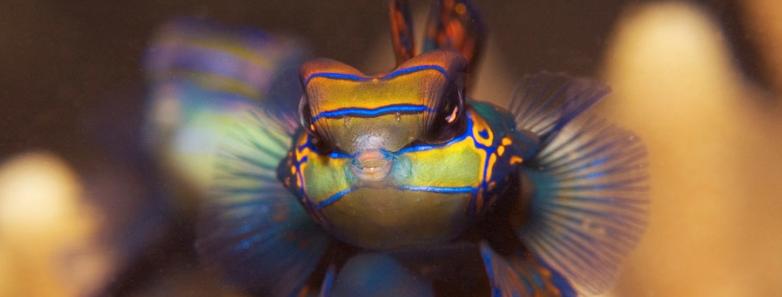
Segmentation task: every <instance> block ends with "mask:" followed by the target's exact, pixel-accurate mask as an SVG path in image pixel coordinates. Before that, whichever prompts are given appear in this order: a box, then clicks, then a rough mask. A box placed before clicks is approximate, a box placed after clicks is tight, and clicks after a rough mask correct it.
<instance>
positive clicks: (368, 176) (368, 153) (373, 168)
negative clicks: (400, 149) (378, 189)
mask: <svg viewBox="0 0 782 297" xmlns="http://www.w3.org/2000/svg"><path fill="white" fill-rule="evenodd" d="M392 163H393V159H392V158H391V156H389V155H388V153H386V152H383V151H381V150H379V149H372V150H365V151H361V152H359V153H358V154H356V156H355V157H354V158H353V164H352V166H351V170H352V171H353V174H354V175H355V176H356V177H358V178H359V179H360V180H362V181H368V182H378V181H382V180H384V179H385V178H386V177H387V176H388V173H389V172H391V165H392Z"/></svg>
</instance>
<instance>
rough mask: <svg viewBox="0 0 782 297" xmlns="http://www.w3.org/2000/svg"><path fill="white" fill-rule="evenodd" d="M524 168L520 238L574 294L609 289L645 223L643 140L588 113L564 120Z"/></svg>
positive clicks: (645, 188)
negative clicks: (527, 188)
mask: <svg viewBox="0 0 782 297" xmlns="http://www.w3.org/2000/svg"><path fill="white" fill-rule="evenodd" d="M525 165H526V166H524V167H523V169H522V170H523V172H524V175H525V176H526V177H527V178H528V180H529V181H530V182H531V186H532V193H533V194H532V197H531V201H529V209H528V217H527V218H526V219H527V221H526V223H525V224H524V225H523V227H522V228H521V230H519V231H518V235H519V237H520V238H521V239H522V241H523V242H524V244H525V245H526V246H528V247H529V248H530V249H531V250H532V251H533V252H534V253H535V254H536V255H538V256H540V257H541V258H542V259H543V260H545V261H546V262H547V263H549V264H550V265H551V267H552V268H554V269H556V270H558V271H560V272H561V273H562V274H563V275H564V276H565V277H567V278H568V279H569V280H571V281H572V282H573V283H574V284H575V285H576V287H577V288H578V289H579V291H586V292H589V293H597V292H601V291H603V290H605V289H607V288H608V287H610V286H611V285H612V283H613V280H614V278H615V276H616V273H617V268H618V266H619V264H620V262H621V261H622V259H623V257H624V256H625V254H627V253H628V252H629V250H630V249H631V248H633V247H634V246H635V244H636V242H637V241H638V239H639V237H640V234H641V233H642V231H643V230H644V228H645V220H646V211H647V204H648V201H647V197H646V191H647V186H646V183H645V181H646V177H647V174H646V153H645V149H644V146H643V144H642V143H641V142H640V140H639V139H638V138H637V137H635V136H634V135H633V134H631V133H629V132H627V131H624V130H621V129H618V128H616V127H614V126H612V125H609V124H607V123H605V122H604V121H602V120H598V119H594V118H591V119H588V120H585V121H583V122H581V121H579V122H574V123H571V124H570V125H568V126H567V127H566V128H565V129H563V130H562V131H560V132H559V133H557V135H556V136H555V137H553V138H552V139H551V141H550V142H549V143H548V144H547V145H546V146H545V147H543V149H542V150H541V151H540V152H539V154H538V155H537V156H536V157H535V158H534V159H532V160H531V161H530V162H529V163H527V164H525Z"/></svg>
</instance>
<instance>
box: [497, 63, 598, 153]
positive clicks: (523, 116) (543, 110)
mask: <svg viewBox="0 0 782 297" xmlns="http://www.w3.org/2000/svg"><path fill="white" fill-rule="evenodd" d="M608 92H609V89H608V87H606V86H605V85H603V84H601V83H599V82H596V81H592V80H588V79H582V78H575V77H571V76H568V75H564V74H555V73H545V72H544V73H539V74H535V75H530V76H527V77H525V78H523V79H522V80H521V82H520V83H519V85H518V86H517V87H516V90H515V91H514V94H513V98H511V105H510V111H511V113H512V114H513V117H514V120H515V122H516V129H517V130H519V131H524V132H525V133H532V134H533V135H535V136H536V137H537V138H538V139H539V140H540V146H545V145H546V144H547V143H549V142H550V141H551V140H552V139H553V138H554V137H555V136H556V135H557V133H559V131H561V130H562V129H563V128H564V127H565V126H566V125H567V124H568V123H570V122H571V121H572V120H573V119H575V118H576V117H577V116H578V115H580V114H582V113H583V112H584V111H586V110H587V109H589V108H590V107H591V106H593V105H594V104H595V103H597V102H598V101H599V100H600V99H601V98H603V96H605V95H606V94H608ZM529 157H531V156H525V159H530V158H529Z"/></svg>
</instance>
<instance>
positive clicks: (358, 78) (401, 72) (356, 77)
mask: <svg viewBox="0 0 782 297" xmlns="http://www.w3.org/2000/svg"><path fill="white" fill-rule="evenodd" d="M424 70H435V71H437V72H440V73H441V74H442V75H443V76H445V77H446V78H448V71H446V70H445V68H443V67H442V66H440V65H418V66H413V67H406V68H400V69H397V70H394V71H392V72H391V73H389V74H386V75H384V76H383V77H380V79H381V80H388V79H392V78H395V77H398V76H402V75H407V74H410V73H415V72H418V71H424ZM318 77H323V78H329V79H337V80H350V81H368V80H370V79H372V78H371V77H368V76H364V75H356V74H348V73H339V72H317V73H313V74H312V75H310V76H308V77H307V78H305V79H304V86H307V85H308V84H309V83H310V81H311V80H312V79H315V78H318Z"/></svg>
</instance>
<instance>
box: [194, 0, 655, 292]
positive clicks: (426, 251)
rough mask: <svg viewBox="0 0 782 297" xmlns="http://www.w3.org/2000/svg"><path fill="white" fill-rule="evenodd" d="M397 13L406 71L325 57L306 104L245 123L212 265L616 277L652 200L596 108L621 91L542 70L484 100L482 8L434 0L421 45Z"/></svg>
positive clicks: (260, 282) (415, 278)
mask: <svg viewBox="0 0 782 297" xmlns="http://www.w3.org/2000/svg"><path fill="white" fill-rule="evenodd" d="M389 8H390V20H391V28H392V41H393V45H394V51H395V53H396V57H397V66H396V68H395V69H393V70H391V71H389V72H387V73H381V74H375V75H367V74H364V73H362V72H361V71H359V70H357V69H355V68H353V67H351V66H348V65H345V64H343V63H340V62H337V61H334V60H328V59H316V60H312V61H309V62H306V63H304V64H303V65H302V66H301V68H300V76H299V79H300V82H301V88H302V95H301V97H300V100H299V101H298V102H297V103H298V104H297V108H296V107H293V105H294V104H287V103H286V104H280V103H279V102H275V100H276V99H275V98H265V99H264V100H261V101H260V102H259V103H258V105H256V106H254V107H253V108H251V109H249V111H247V112H246V114H244V115H243V116H241V119H237V120H236V121H235V125H234V126H233V127H232V128H231V129H230V137H226V138H225V141H224V142H223V143H222V144H221V146H220V147H221V150H220V152H219V153H217V154H218V157H217V158H216V161H215V164H214V165H215V167H214V168H215V172H216V174H215V176H214V178H213V181H212V184H213V188H212V190H211V192H210V196H209V197H208V198H207V199H206V201H205V203H204V206H203V208H202V213H201V224H200V228H199V240H198V243H197V247H198V249H199V252H200V253H201V256H202V257H203V259H204V260H205V261H206V262H207V263H211V264H213V265H215V266H216V267H218V268H219V270H220V271H221V272H222V273H223V275H224V277H225V279H226V280H227V281H228V282H229V283H231V284H233V285H235V286H237V287H239V288H241V289H243V290H246V291H248V292H252V293H254V294H256V295H258V296H340V297H341V296H577V295H585V294H595V293H600V292H604V291H605V290H607V289H609V288H610V287H611V285H612V282H613V280H614V278H615V277H616V274H617V271H618V267H619V265H620V263H621V261H622V259H623V257H624V256H625V255H626V254H627V253H628V252H629V251H630V250H631V249H632V248H633V247H634V245H635V244H636V242H637V241H638V239H639V237H640V234H641V233H642V231H643V229H644V227H645V218H646V209H647V204H648V200H647V197H646V192H647V189H646V183H645V180H646V159H645V150H644V147H643V144H642V143H641V142H640V141H639V139H638V138H636V137H635V136H633V134H632V133H629V132H627V131H624V130H622V129H619V128H617V127H614V126H612V125H610V124H608V123H606V122H605V121H603V120H601V119H599V118H596V117H594V116H590V115H584V112H586V111H587V110H588V109H589V108H590V107H592V106H593V105H595V104H596V103H597V102H598V101H599V100H600V99H601V98H602V97H603V96H605V95H606V94H607V93H608V89H607V87H605V86H603V85H601V84H599V83H597V82H594V81H591V80H586V79H579V78H573V77H569V76H567V75H562V74H551V73H543V74H537V75H531V76H528V77H525V78H523V79H522V81H521V83H520V85H519V87H518V89H517V90H516V92H515V94H514V95H513V98H512V99H511V100H510V102H511V105H510V107H509V108H502V107H498V106H494V105H491V104H489V103H485V102H481V101H477V100H474V99H472V98H469V97H468V96H466V94H467V93H468V92H467V91H468V90H467V88H469V86H470V81H469V80H468V79H467V78H468V77H466V76H465V75H466V74H469V73H470V71H471V69H474V68H475V63H476V62H477V60H478V58H479V56H480V52H481V46H482V44H483V38H484V36H483V32H484V25H483V23H482V22H481V21H480V19H479V18H478V15H477V11H476V9H475V7H474V6H473V5H472V4H471V3H470V2H469V1H454V0H439V1H435V2H434V4H433V8H432V10H431V14H430V18H429V22H428V24H427V26H426V31H425V32H426V40H425V41H424V45H423V47H422V53H417V52H416V50H415V45H414V42H413V38H412V36H413V34H412V32H413V31H412V24H411V19H410V13H409V8H408V3H407V2H406V1H390V3H389ZM237 95H240V94H237ZM291 118H297V119H298V121H297V122H295V123H294V124H292V123H291V121H289V120H285V119H291Z"/></svg>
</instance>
